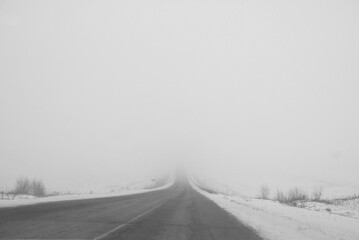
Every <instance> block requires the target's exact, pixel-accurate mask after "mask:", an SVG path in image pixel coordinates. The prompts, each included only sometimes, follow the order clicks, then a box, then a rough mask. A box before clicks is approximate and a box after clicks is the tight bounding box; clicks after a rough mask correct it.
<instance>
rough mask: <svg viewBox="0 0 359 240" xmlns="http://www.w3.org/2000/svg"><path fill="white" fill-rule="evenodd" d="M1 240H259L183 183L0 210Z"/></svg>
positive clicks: (177, 182)
mask: <svg viewBox="0 0 359 240" xmlns="http://www.w3.org/2000/svg"><path fill="white" fill-rule="evenodd" d="M0 239H97V240H100V239H104V240H107V239H126V240H132V239H135V240H142V239H159V240H162V239H163V240H171V239H176V240H181V239H194V240H201V239H203V240H212V239H220V240H227V239H228V240H232V239H236V240H240V239H243V240H257V239H261V238H260V237H258V235H257V234H256V233H255V232H254V231H253V230H251V229H250V228H247V227H246V226H244V225H243V224H241V223H240V222H238V221H237V220H236V219H235V218H234V217H233V216H232V215H230V214H228V213H227V212H226V211H224V210H223V209H222V208H220V207H218V206H217V205H216V204H215V203H214V202H212V201H211V200H209V199H208V198H206V197H205V196H203V195H202V194H200V193H198V192H197V191H195V190H194V189H193V188H192V187H191V186H190V184H189V183H188V181H185V180H181V181H176V183H175V184H174V185H173V186H172V187H170V188H168V189H163V190H157V191H153V192H147V193H141V194H135V195H129V196H119V197H108V198H98V199H86V200H72V201H61V202H51V203H42V204H37V205H28V206H22V207H14V208H2V209H0Z"/></svg>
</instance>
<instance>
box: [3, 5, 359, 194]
mask: <svg viewBox="0 0 359 240" xmlns="http://www.w3.org/2000/svg"><path fill="white" fill-rule="evenodd" d="M358 12H359V3H358V2H357V1H333V0H332V1H329V0H328V1H285V0H276V1H271V2H270V3H269V2H268V1H230V0H224V1H219V0H210V1H202V0H195V1H187V0H184V1H177V0H170V1H164V0H163V1H159V0H155V1H144V0H136V1H129V0H124V1H45V0H44V1H31V2H30V1H4V0H3V1H1V2H0V163H1V167H0V188H8V187H12V185H13V183H14V181H15V179H16V178H17V177H20V176H29V177H37V178H41V179H43V180H44V181H45V182H46V183H47V185H48V186H49V187H50V188H52V189H61V190H65V189H69V190H70V189H73V188H76V187H77V186H79V185H81V184H84V183H85V184H92V183H94V182H98V181H100V182H101V183H104V184H113V182H115V181H117V180H118V179H120V176H132V177H133V176H137V175H141V174H147V173H149V172H155V171H157V170H158V169H166V168H169V167H170V166H172V165H174V163H175V165H176V164H178V163H183V164H185V165H187V166H192V167H194V168H196V169H201V171H203V172H206V173H207V172H208V173H210V174H213V175H216V174H217V177H218V176H223V177H224V176H232V179H233V180H234V181H236V176H251V175H261V176H262V177H263V176H264V175H265V176H271V175H277V174H289V175H293V176H294V175H295V176H304V177H316V178H320V179H328V178H331V179H333V178H334V179H339V180H343V181H349V182H355V183H359V177H358V174H357V171H358V169H359V125H358V123H359V94H358V90H359V67H358V64H359V16H358V14H357V13H358Z"/></svg>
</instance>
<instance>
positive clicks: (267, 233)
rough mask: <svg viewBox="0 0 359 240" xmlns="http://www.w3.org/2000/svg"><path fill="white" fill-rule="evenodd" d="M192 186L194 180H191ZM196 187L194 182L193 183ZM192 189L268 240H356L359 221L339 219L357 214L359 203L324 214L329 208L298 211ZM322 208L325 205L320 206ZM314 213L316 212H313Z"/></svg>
mask: <svg viewBox="0 0 359 240" xmlns="http://www.w3.org/2000/svg"><path fill="white" fill-rule="evenodd" d="M191 181H192V182H195V181H193V179H192V180H191ZM195 183H197V182H195ZM192 185H193V187H194V188H195V189H196V190H197V191H198V192H200V193H201V194H203V195H205V196H207V197H208V198H210V199H211V200H213V201H214V202H215V203H217V204H218V205H219V206H220V207H222V208H223V209H225V210H227V211H228V212H229V213H231V214H233V215H234V216H235V217H236V218H238V220H239V221H241V222H242V223H243V224H245V225H247V226H249V227H251V228H253V229H254V230H256V231H257V232H258V233H259V235H261V236H262V237H263V238H264V239H268V240H288V239H295V240H333V239H341V240H358V239H359V219H358V218H357V215H354V216H349V215H348V214H347V215H345V216H343V215H340V210H343V209H346V210H345V211H350V209H352V210H353V209H355V210H354V211H352V212H356V214H357V211H358V200H350V201H349V202H345V203H344V202H342V203H341V204H339V203H338V204H337V205H335V204H333V205H331V206H330V207H331V209H332V213H331V212H328V211H326V210H325V208H328V206H324V205H323V206H321V207H320V204H319V203H317V204H315V205H314V206H316V207H318V208H319V209H320V210H318V209H316V208H315V207H313V206H312V209H311V207H310V206H311V205H310V203H308V204H309V205H308V207H304V208H298V207H292V206H288V205H284V204H280V203H278V202H275V201H271V200H260V199H254V198H245V197H240V196H228V195H225V194H221V193H218V194H211V193H208V192H206V191H203V190H201V189H200V188H198V187H197V186H196V185H195V184H194V183H192ZM323 204H324V203H323ZM315 209H316V210H315Z"/></svg>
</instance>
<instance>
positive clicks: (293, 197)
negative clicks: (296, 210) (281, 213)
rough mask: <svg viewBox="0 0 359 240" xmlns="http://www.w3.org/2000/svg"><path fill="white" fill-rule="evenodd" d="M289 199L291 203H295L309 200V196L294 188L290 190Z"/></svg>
mask: <svg viewBox="0 0 359 240" xmlns="http://www.w3.org/2000/svg"><path fill="white" fill-rule="evenodd" d="M287 199H288V201H289V202H291V203H293V202H295V201H302V200H307V199H308V195H307V194H306V193H305V192H304V191H303V190H302V189H300V188H298V187H293V188H291V189H289V191H288V196H287Z"/></svg>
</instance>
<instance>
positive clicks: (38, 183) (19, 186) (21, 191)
mask: <svg viewBox="0 0 359 240" xmlns="http://www.w3.org/2000/svg"><path fill="white" fill-rule="evenodd" d="M0 193H1V199H9V198H10V199H14V198H15V197H16V196H19V195H28V196H33V197H45V196H48V193H47V191H46V186H45V184H44V182H43V181H42V180H40V179H36V178H35V179H29V178H27V177H21V178H18V179H17V180H16V182H15V185H14V188H13V189H12V190H10V191H8V190H7V191H4V190H3V191H1V192H0Z"/></svg>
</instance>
